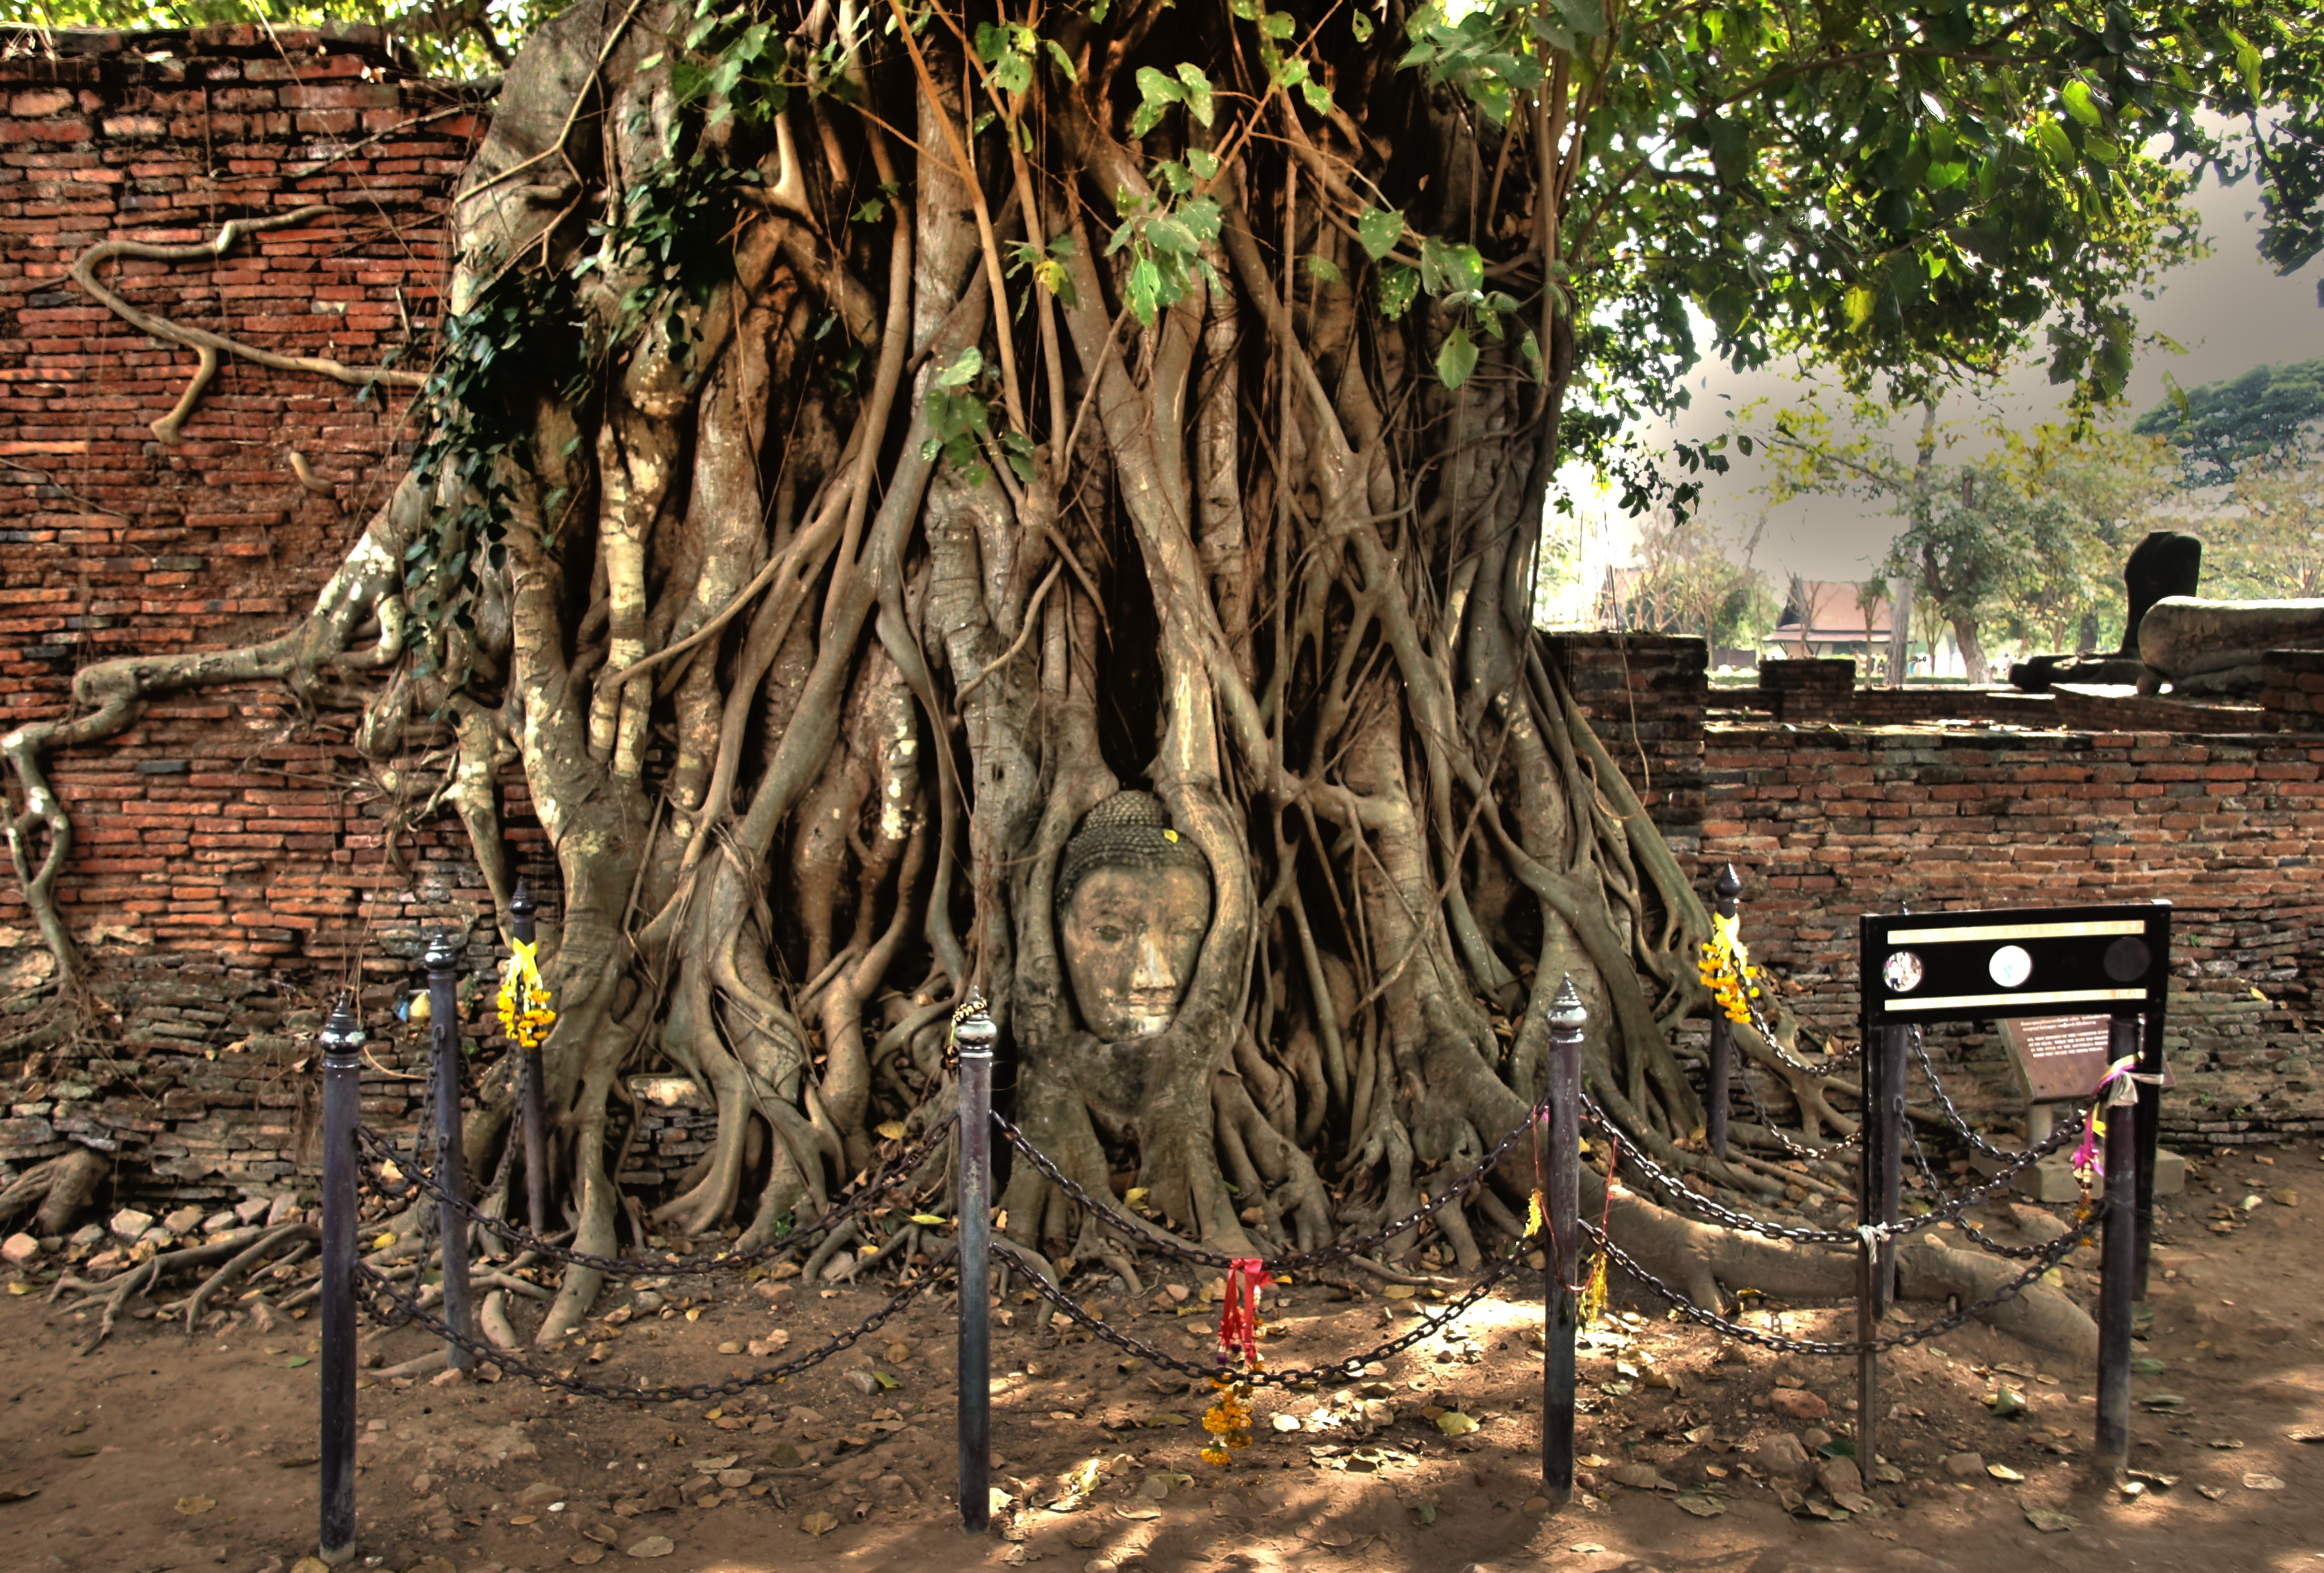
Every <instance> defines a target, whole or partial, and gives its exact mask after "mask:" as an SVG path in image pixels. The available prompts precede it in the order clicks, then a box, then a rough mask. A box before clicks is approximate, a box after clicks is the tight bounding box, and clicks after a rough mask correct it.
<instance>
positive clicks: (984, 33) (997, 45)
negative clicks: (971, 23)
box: [976, 22, 1010, 66]
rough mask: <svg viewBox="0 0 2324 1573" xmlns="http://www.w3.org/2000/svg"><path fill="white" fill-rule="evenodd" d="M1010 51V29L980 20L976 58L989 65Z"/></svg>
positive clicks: (977, 25)
mask: <svg viewBox="0 0 2324 1573" xmlns="http://www.w3.org/2000/svg"><path fill="white" fill-rule="evenodd" d="M1009 52H1010V33H1009V29H1007V28H1006V27H997V26H995V25H994V24H993V23H990V22H980V23H977V24H976V58H977V59H978V60H982V61H983V62H984V63H985V64H986V65H988V66H989V65H991V64H993V63H995V62H996V61H998V60H1000V59H1001V56H1002V55H1005V54H1008V53H1009Z"/></svg>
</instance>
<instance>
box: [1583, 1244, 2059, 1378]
mask: <svg viewBox="0 0 2324 1573" xmlns="http://www.w3.org/2000/svg"><path fill="white" fill-rule="evenodd" d="M2098 1217H2099V1215H2098V1214H2097V1213H2092V1214H2091V1215H2090V1216H2089V1217H2086V1218H2084V1219H2083V1220H2082V1221H2081V1222H2080V1223H2079V1224H2077V1225H2076V1226H2074V1228H2073V1229H2072V1231H2071V1232H2070V1233H2069V1234H2066V1235H2062V1236H2061V1237H2060V1238H2059V1239H2057V1240H2054V1241H2052V1243H2051V1244H2050V1245H2046V1246H2044V1247H2043V1250H2042V1252H2041V1254H2040V1256H2039V1257H2038V1259H2037V1260H2036V1261H2035V1262H2034V1263H2033V1266H2031V1267H2028V1268H2027V1269H2026V1270H2025V1271H2024V1272H2021V1273H2019V1274H2018V1275H2017V1276H2016V1277H2015V1278H2013V1279H2011V1280H2010V1281H2009V1282H2007V1283H2005V1284H2002V1285H2001V1286H2000V1287H1999V1288H1997V1289H1996V1290H1994V1291H1993V1292H1992V1293H1990V1294H1987V1296H1985V1298H1984V1299H1982V1300H1977V1301H1976V1302H1974V1303H1972V1304H1969V1305H1965V1306H1962V1307H1961V1308H1960V1309H1958V1310H1955V1311H1952V1312H1950V1313H1948V1314H1947V1315H1945V1316H1941V1317H1940V1318H1938V1319H1936V1320H1935V1321H1933V1322H1929V1323H1927V1324H1925V1325H1923V1326H1922V1327H1917V1328H1906V1329H1905V1330H1904V1332H1901V1333H1892V1334H1890V1335H1889V1336H1888V1337H1885V1338H1874V1339H1871V1340H1869V1341H1867V1340H1863V1339H1858V1338H1849V1339H1846V1340H1833V1339H1826V1338H1792V1337H1784V1336H1783V1335H1782V1334H1779V1333H1763V1332H1761V1331H1759V1330H1758V1329H1757V1328H1747V1327H1745V1326H1743V1324H1742V1323H1740V1322H1737V1321H1730V1320H1729V1319H1727V1318H1725V1317H1722V1316H1720V1314H1719V1313H1718V1312H1716V1311H1710V1310H1705V1309H1703V1308H1702V1307H1701V1306H1699V1305H1697V1304H1695V1303H1694V1302H1693V1301H1692V1300H1689V1299H1687V1297H1686V1296H1685V1294H1684V1293H1683V1292H1682V1291H1678V1290H1675V1289H1673V1288H1672V1287H1671V1286H1670V1285H1669V1284H1667V1283H1665V1282H1663V1281H1662V1280H1661V1279H1659V1278H1657V1277H1655V1275H1654V1274H1653V1273H1651V1272H1647V1271H1646V1268H1644V1267H1643V1266H1641V1265H1639V1263H1638V1262H1637V1259H1636V1258H1635V1257H1633V1256H1631V1255H1630V1254H1629V1253H1628V1252H1627V1251H1625V1250H1623V1249H1622V1248H1621V1247H1620V1246H1619V1245H1615V1244H1614V1243H1613V1242H1612V1241H1611V1240H1609V1239H1608V1238H1607V1237H1606V1234H1605V1231H1604V1230H1602V1229H1600V1228H1599V1227H1598V1226H1595V1225H1593V1224H1591V1223H1590V1222H1588V1221H1587V1220H1584V1221H1583V1222H1582V1229H1583V1230H1584V1231H1585V1232H1586V1233H1587V1234H1588V1235H1590V1237H1591V1239H1593V1240H1595V1241H1597V1242H1598V1244H1599V1246H1600V1249H1602V1250H1603V1251H1604V1252H1605V1253H1606V1254H1607V1256H1608V1258H1609V1260H1611V1261H1612V1262H1614V1263H1616V1264H1617V1265H1618V1266H1619V1267H1620V1268H1621V1269H1622V1271H1623V1272H1627V1273H1628V1274H1629V1275H1630V1276H1631V1277H1632V1278H1635V1279H1637V1281H1638V1282H1640V1283H1641V1284H1644V1285H1645V1286H1646V1288H1647V1289H1648V1290H1649V1291H1652V1292H1653V1293H1654V1294H1655V1297H1656V1298H1658V1299H1660V1300H1664V1301H1665V1302H1667V1303H1668V1304H1669V1305H1670V1307H1671V1309H1674V1310H1675V1311H1677V1312H1678V1313H1679V1314H1680V1315H1681V1316H1683V1317H1684V1318H1686V1319H1688V1320H1689V1321H1692V1322H1697V1323H1700V1324H1701V1325H1702V1326H1703V1327H1706V1328H1712V1329H1713V1330H1715V1331H1718V1332H1721V1333H1725V1334H1726V1335H1727V1336H1728V1337H1733V1338H1740V1339H1741V1340H1743V1341H1744V1342H1745V1343H1748V1344H1757V1345H1758V1346H1761V1347H1762V1348H1767V1349H1773V1350H1775V1351H1776V1352H1777V1353H1779V1354H1784V1355H1863V1354H1867V1353H1878V1352H1879V1351H1881V1350H1885V1349H1901V1348H1904V1347H1905V1346H1908V1345H1913V1344H1919V1343H1923V1342H1926V1341H1927V1340H1928V1339H1931V1338H1934V1337H1941V1336H1942V1335H1944V1334H1946V1333H1950V1332H1951V1331H1952V1330H1953V1329H1954V1328H1958V1327H1961V1326H1963V1325H1964V1324H1966V1323H1968V1322H1969V1321H1970V1320H1971V1319H1974V1318H1977V1317H1979V1316H1982V1315H1983V1314H1984V1313H1985V1312H1987V1311H1988V1310H1991V1309H1993V1308H1994V1307H1995V1306H1997V1305H1999V1304H2000V1303H2001V1302H2002V1301H2004V1300H2012V1299H2015V1297H2016V1296H2018V1295H2020V1294H2022V1293H2024V1291H2025V1290H2026V1288H2027V1287H2028V1286H2029V1285H2031V1284H2032V1283H2033V1282H2034V1281H2035V1280H2036V1279H2038V1278H2040V1277H2041V1276H2042V1275H2043V1273H2045V1272H2049V1271H2050V1270H2051V1269H2052V1268H2053V1267H2055V1266H2057V1265H2058V1263H2061V1262H2063V1261H2064V1260H2065V1259H2066V1258H2067V1257H2068V1256H2070V1255H2071V1254H2073V1253H2074V1252H2075V1251H2076V1250H2077V1249H2079V1248H2080V1246H2081V1245H2082V1244H2083V1243H2084V1242H2085V1241H2087V1240H2088V1239H2089V1237H2090V1235H2091V1233H2092V1232H2093V1231H2094V1230H2095V1229H2096V1228H2097V1227H2098Z"/></svg>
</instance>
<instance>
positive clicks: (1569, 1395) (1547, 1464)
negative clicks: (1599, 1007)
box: [1541, 974, 1611, 1508]
mask: <svg viewBox="0 0 2324 1573" xmlns="http://www.w3.org/2000/svg"><path fill="white" fill-rule="evenodd" d="M1589 1020H1590V1013H1589V1012H1588V1011H1586V1010H1584V1009H1583V1008H1582V996H1581V995H1578V994H1576V993H1575V992H1574V990H1573V978H1572V975H1571V974H1568V975H1567V976H1566V979H1565V981H1564V982H1563V984H1561V985H1558V990H1557V997H1556V999H1554V1001H1552V1002H1551V1004H1550V1007H1549V1165H1548V1167H1549V1173H1548V1175H1547V1180H1548V1183H1547V1185H1545V1187H1544V1189H1545V1190H1546V1191H1547V1192H1548V1195H1547V1196H1546V1197H1545V1198H1543V1199H1544V1203H1545V1206H1544V1209H1543V1210H1544V1212H1545V1215H1546V1218H1547V1222H1548V1224H1549V1271H1548V1272H1545V1273H1544V1274H1543V1275H1542V1299H1543V1302H1544V1303H1543V1308H1542V1309H1543V1311H1544V1314H1545V1328H1544V1329H1543V1346H1542V1372H1541V1390H1542V1404H1541V1486H1542V1494H1543V1495H1544V1496H1545V1497H1547V1498H1548V1499H1549V1504H1550V1506H1551V1507H1552V1508H1559V1507H1563V1506H1564V1505H1565V1504H1567V1503H1569V1502H1572V1500H1573V1396H1574V1394H1573V1374H1574V1373H1573V1342H1574V1336H1575V1334H1576V1333H1577V1332H1578V1331H1579V1330H1580V1325H1581V1316H1580V1310H1581V1308H1580V1307H1579V1306H1578V1305H1577V1304H1575V1302H1574V1289H1573V1285H1574V1283H1575V1282H1576V1278H1577V1274H1578V1272H1579V1270H1580V1266H1581V1261H1582V1227H1581V1223H1580V1219H1581V1216H1582V1028H1583V1027H1584V1026H1585V1025H1587V1024H1588V1022H1589ZM1609 1183H1611V1178H1610V1177H1609Z"/></svg>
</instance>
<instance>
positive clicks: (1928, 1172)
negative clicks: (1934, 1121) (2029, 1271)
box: [1904, 1120, 2042, 1262]
mask: <svg viewBox="0 0 2324 1573" xmlns="http://www.w3.org/2000/svg"><path fill="white" fill-rule="evenodd" d="M1904 1136H1905V1139H1906V1140H1907V1141H1909V1142H1910V1143H1912V1149H1913V1162H1914V1165H1915V1166H1917V1167H1918V1168H1919V1169H1920V1170H1921V1176H1922V1178H1923V1179H1924V1180H1927V1181H1928V1182H1929V1189H1931V1190H1932V1191H1934V1192H1936V1194H1937V1195H1939V1196H1942V1195H1944V1194H1945V1183H1944V1181H1943V1180H1940V1179H1938V1178H1937V1171H1936V1170H1935V1169H1934V1168H1932V1167H1931V1165H1930V1163H1929V1154H1928V1152H1927V1151H1926V1150H1925V1149H1924V1148H1923V1147H1922V1145H1921V1133H1920V1132H1919V1131H1917V1130H1915V1129H1914V1125H1913V1122H1912V1121H1910V1120H1906V1121H1905V1122H1904ZM1953 1222H1954V1224H1955V1226H1958V1227H1959V1228H1960V1232H1961V1233H1962V1234H1964V1235H1968V1236H1969V1238H1970V1239H1972V1240H1975V1241H1976V1242H1977V1243H1978V1245H1981V1246H1983V1247H1984V1248H1985V1249H1986V1250H1987V1251H1990V1252H1992V1253H1993V1254H1995V1255H1997V1256H2014V1257H2015V1258H2017V1259H2018V1260H2019V1261H2021V1262H2030V1261H2032V1260H2033V1258H2034V1257H2035V1256H2038V1255H2040V1254H2042V1247H2041V1246H2039V1245H2005V1244H2003V1243H2002V1242H2001V1241H1999V1240H1997V1239H1995V1238H1994V1237H1993V1236H1992V1235H1988V1234H1987V1233H1986V1232H1985V1231H1984V1230H1983V1229H1980V1228H1978V1226H1976V1225H1975V1224H1972V1223H1970V1222H1969V1219H1968V1218H1967V1217H1958V1218H1955V1219H1954V1220H1953Z"/></svg>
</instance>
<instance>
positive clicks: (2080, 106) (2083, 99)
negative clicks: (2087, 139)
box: [2058, 79, 2106, 125]
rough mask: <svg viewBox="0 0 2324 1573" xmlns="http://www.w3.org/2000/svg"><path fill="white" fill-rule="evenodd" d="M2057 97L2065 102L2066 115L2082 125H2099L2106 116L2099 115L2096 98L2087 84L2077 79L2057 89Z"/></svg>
mask: <svg viewBox="0 0 2324 1573" xmlns="http://www.w3.org/2000/svg"><path fill="white" fill-rule="evenodd" d="M2058 97H2061V98H2062V99H2064V100H2065V101H2066V113H2067V114H2069V115H2070V116H2073V117H2074V118H2075V119H2077V120H2079V121H2080V122H2081V123H2082V124H2083V125H2099V124H2101V123H2102V122H2103V121H2104V120H2105V118H2106V116H2104V115H2102V114H2100V113H2099V111H2098V99H2097V97H2095V96H2094V95H2093V94H2092V93H2091V92H2090V85H2089V83H2088V82H2085V81H2082V80H2080V79H2076V80H2074V81H2070V82H2068V83H2067V84H2066V85H2065V86H2064V87H2063V88H2060V89H2058Z"/></svg>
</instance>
